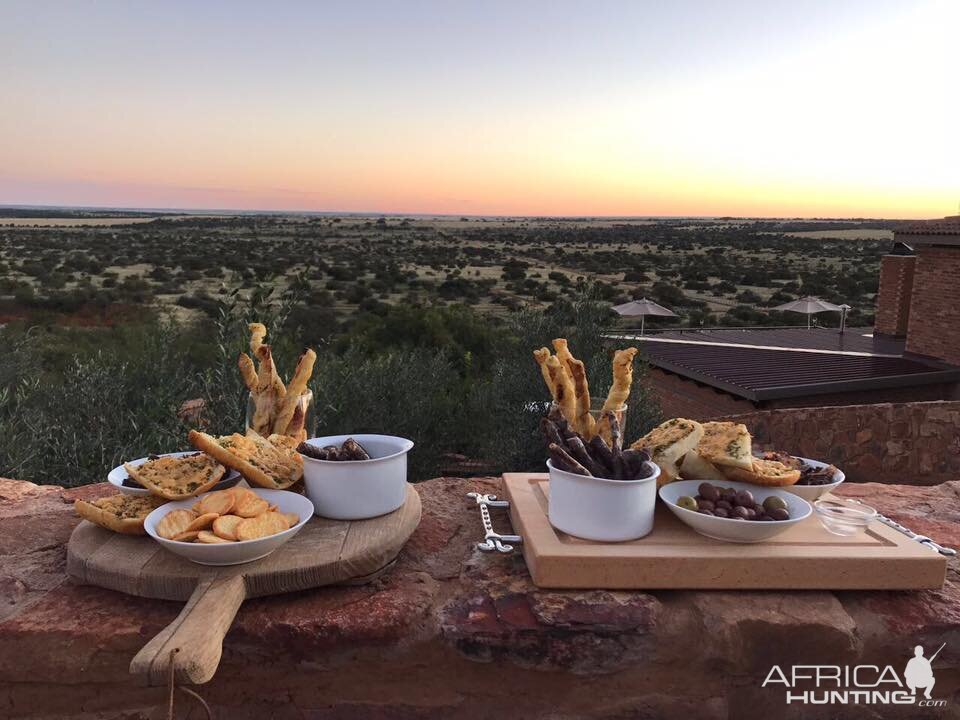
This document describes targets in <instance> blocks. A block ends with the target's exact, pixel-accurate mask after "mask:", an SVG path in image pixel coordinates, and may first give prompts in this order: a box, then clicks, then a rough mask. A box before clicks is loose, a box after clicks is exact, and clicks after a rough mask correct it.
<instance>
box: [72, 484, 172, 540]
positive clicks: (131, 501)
mask: <svg viewBox="0 0 960 720" xmlns="http://www.w3.org/2000/svg"><path fill="white" fill-rule="evenodd" d="M165 502H166V500H164V499H163V498H160V497H157V496H155V495H124V494H123V493H118V494H116V495H110V496H108V497H103V498H99V499H97V500H77V501H75V502H74V503H73V509H74V510H75V511H76V513H77V515H79V516H80V517H82V518H83V519H84V520H89V521H90V522H92V523H93V524H94V525H99V526H100V527H102V528H106V529H107V530H112V531H113V532H115V533H120V534H121V535H146V534H147V533H146V531H145V530H144V529H143V521H144V520H145V519H146V517H147V515H149V514H150V513H152V512H153V511H154V510H156V509H157V508H158V507H160V506H161V505H163V504H164V503H165Z"/></svg>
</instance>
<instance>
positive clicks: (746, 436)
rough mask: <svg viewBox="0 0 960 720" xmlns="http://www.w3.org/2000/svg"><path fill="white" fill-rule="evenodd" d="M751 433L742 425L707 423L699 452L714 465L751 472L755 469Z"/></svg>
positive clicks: (704, 426)
mask: <svg viewBox="0 0 960 720" xmlns="http://www.w3.org/2000/svg"><path fill="white" fill-rule="evenodd" d="M751 445H752V443H751V439H750V431H749V430H747V426H746V425H743V424H742V423H732V422H706V423H704V424H703V437H702V438H701V440H700V442H699V444H698V445H697V451H698V452H699V453H700V455H701V456H703V458H704V459H706V460H709V461H710V462H711V463H713V464H714V465H720V466H724V467H738V468H742V469H743V470H747V471H749V470H750V469H751V468H752V467H753V455H752V454H751Z"/></svg>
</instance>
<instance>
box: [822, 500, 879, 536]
mask: <svg viewBox="0 0 960 720" xmlns="http://www.w3.org/2000/svg"><path fill="white" fill-rule="evenodd" d="M813 509H814V510H815V511H816V513H817V517H818V518H819V519H820V524H821V525H823V526H824V527H825V528H826V529H827V531H828V532H831V533H833V534H834V535H841V536H843V537H849V536H851V535H856V534H857V533H859V532H863V531H864V530H866V529H867V526H868V525H869V524H870V523H871V522H873V521H874V520H876V519H877V511H876V510H874V509H873V508H872V507H870V506H869V505H864V504H863V503H861V502H858V501H856V500H847V499H846V498H838V497H830V498H822V499H820V500H817V501H816V502H815V503H814V504H813Z"/></svg>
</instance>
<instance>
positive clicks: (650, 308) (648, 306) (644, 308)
mask: <svg viewBox="0 0 960 720" xmlns="http://www.w3.org/2000/svg"><path fill="white" fill-rule="evenodd" d="M613 311H614V312H615V313H617V314H618V315H623V316H624V317H637V316H638V315H639V316H640V334H641V335H643V326H644V323H645V320H646V316H647V315H658V316H660V317H677V314H676V313H675V312H674V311H673V310H669V309H667V308H665V307H664V306H663V305H657V303H655V302H654V301H653V300H647V299H646V298H640V299H639V300H631V301H630V302H628V303H624V304H623V305H614V306H613Z"/></svg>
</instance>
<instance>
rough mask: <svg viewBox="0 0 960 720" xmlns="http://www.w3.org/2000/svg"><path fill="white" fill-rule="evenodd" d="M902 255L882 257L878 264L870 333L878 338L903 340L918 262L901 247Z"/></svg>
mask: <svg viewBox="0 0 960 720" xmlns="http://www.w3.org/2000/svg"><path fill="white" fill-rule="evenodd" d="M897 244H898V246H900V248H902V249H897V248H895V249H894V252H901V253H903V254H891V255H884V256H883V258H882V259H881V260H880V289H879V291H878V292H877V311H876V320H875V321H874V328H873V331H874V333H876V334H877V335H886V336H888V337H898V338H900V337H905V336H906V334H907V323H908V321H909V319H910V296H911V294H912V293H913V273H914V267H915V266H916V262H917V258H916V257H915V256H914V255H913V251H912V250H911V249H910V248H909V247H908V246H906V245H903V244H902V243H897Z"/></svg>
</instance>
